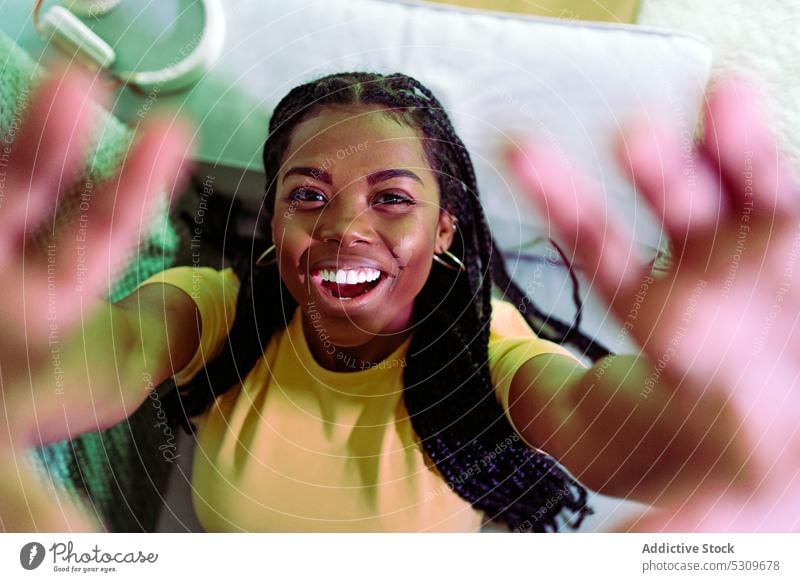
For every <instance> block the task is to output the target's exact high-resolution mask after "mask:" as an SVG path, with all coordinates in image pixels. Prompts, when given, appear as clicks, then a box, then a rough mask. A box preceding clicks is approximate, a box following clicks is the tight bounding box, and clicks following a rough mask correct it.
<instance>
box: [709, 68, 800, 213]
mask: <svg viewBox="0 0 800 582" xmlns="http://www.w3.org/2000/svg"><path fill="white" fill-rule="evenodd" d="M704 113H705V129H704V135H703V140H702V152H703V154H704V155H705V156H706V157H707V159H708V160H709V161H710V162H711V164H712V165H713V166H714V167H716V168H717V169H718V171H719V172H720V175H721V176H722V177H723V179H724V181H725V184H726V186H727V195H728V197H729V199H730V201H731V204H732V207H733V208H734V209H735V212H737V213H740V214H749V215H752V220H753V221H767V222H771V221H772V220H773V218H774V217H775V216H776V213H777V214H778V215H792V216H795V217H796V216H798V215H800V210H799V209H798V204H797V201H796V200H794V193H795V192H796V190H797V185H796V183H795V181H794V177H793V176H792V172H791V171H790V170H789V169H788V166H787V164H786V162H785V160H783V159H782V156H781V154H780V151H779V146H778V142H777V139H776V136H775V134H774V132H773V131H772V129H771V127H770V125H771V122H770V121H769V119H768V117H767V114H766V107H765V105H764V99H763V97H762V96H761V95H760V94H759V92H758V90H757V89H756V88H755V86H754V85H753V84H752V83H750V82H748V81H746V80H744V79H742V78H739V77H736V76H729V77H726V78H724V79H721V80H720V81H718V82H717V83H716V85H715V86H714V88H713V89H712V90H711V91H710V93H709V95H708V98H707V100H706V103H705V112H704Z"/></svg>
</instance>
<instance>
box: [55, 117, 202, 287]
mask: <svg viewBox="0 0 800 582" xmlns="http://www.w3.org/2000/svg"><path fill="white" fill-rule="evenodd" d="M189 136H190V132H189V128H188V126H187V125H186V123H185V122H183V121H182V120H179V119H172V120H170V119H166V118H154V119H153V120H151V121H148V122H146V123H145V124H144V125H143V126H142V130H141V132H140V135H139V137H138V139H137V140H136V141H135V143H133V144H132V147H131V150H130V154H129V155H128V156H127V157H126V158H125V159H124V161H123V163H122V166H121V168H120V170H119V172H118V174H117V175H116V177H115V178H113V179H112V180H110V181H109V182H108V183H107V184H105V185H101V186H100V187H98V188H97V190H96V191H95V192H93V193H92V194H91V198H90V200H89V202H88V209H87V211H86V212H85V213H84V214H83V215H82V216H81V217H80V223H79V224H75V225H73V235H72V236H66V237H64V239H63V240H62V241H59V244H60V246H61V248H60V249H59V256H60V259H59V265H58V267H57V276H58V277H59V278H60V279H61V280H62V281H70V279H71V280H74V284H75V289H76V290H77V291H78V294H79V295H87V296H94V297H96V296H99V295H101V294H103V293H105V292H106V291H107V289H108V287H109V286H110V284H111V279H112V278H113V277H114V276H115V274H116V273H115V269H116V268H118V267H121V266H123V263H124V262H125V261H126V260H127V259H129V258H130V254H131V251H132V250H133V248H134V247H135V246H136V245H137V243H138V241H139V240H140V239H141V238H142V236H143V235H144V234H145V233H146V230H147V229H148V228H149V227H150V221H151V220H152V218H153V212H154V210H155V208H156V206H157V204H158V202H159V201H160V200H162V196H167V197H170V196H171V195H172V193H173V192H174V191H175V190H176V189H177V188H178V187H179V186H180V184H182V183H183V174H184V173H185V168H183V165H182V164H183V161H184V159H185V157H186V156H187V154H188V152H189V147H190V146H189V143H190V137H189ZM76 229H77V230H78V232H75V231H76ZM80 229H83V232H80ZM64 258H66V259H67V260H64Z"/></svg>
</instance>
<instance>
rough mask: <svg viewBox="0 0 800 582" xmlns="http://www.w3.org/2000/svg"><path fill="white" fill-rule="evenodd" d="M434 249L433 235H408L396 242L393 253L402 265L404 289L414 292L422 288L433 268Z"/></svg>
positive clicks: (401, 277) (402, 285)
mask: <svg viewBox="0 0 800 582" xmlns="http://www.w3.org/2000/svg"><path fill="white" fill-rule="evenodd" d="M425 232H427V231H425ZM433 250H434V240H433V236H425V237H420V236H419V235H417V236H412V235H408V236H404V237H401V238H400V239H399V240H398V241H397V242H396V243H395V244H394V246H393V247H392V253H393V254H394V256H395V258H396V260H397V263H398V265H399V267H400V279H401V281H400V284H401V285H400V286H401V287H402V288H403V289H408V290H410V291H412V292H414V293H416V292H417V291H419V290H420V289H422V287H423V286H424V285H425V281H426V280H427V279H428V275H429V273H430V270H431V261H432V258H433Z"/></svg>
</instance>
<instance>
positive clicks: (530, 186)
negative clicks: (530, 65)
mask: <svg viewBox="0 0 800 582" xmlns="http://www.w3.org/2000/svg"><path fill="white" fill-rule="evenodd" d="M508 155H509V163H510V167H511V169H512V171H513V173H514V175H515V176H516V177H517V179H518V180H519V182H520V184H521V185H522V187H523V189H524V192H525V193H526V194H527V195H528V197H529V198H530V200H531V201H532V202H533V203H534V204H535V205H536V206H537V207H538V208H539V209H540V211H541V212H543V213H544V214H545V215H546V216H547V219H548V221H549V222H550V224H552V226H553V227H554V228H555V230H556V232H557V233H558V234H559V235H560V237H561V238H562V240H563V241H564V242H565V243H566V244H567V245H568V246H570V247H571V249H572V250H573V252H574V254H575V256H576V257H577V258H578V259H579V261H580V262H581V263H582V264H583V265H584V266H585V268H586V270H587V276H588V277H590V279H591V284H592V285H597V286H598V287H599V290H600V293H601V294H602V295H603V297H604V298H605V299H606V300H607V301H608V302H609V303H610V304H612V305H613V303H614V302H615V300H616V299H617V297H618V296H628V294H629V293H630V292H632V290H633V289H634V288H635V287H636V286H637V285H638V284H639V282H640V281H641V278H642V277H643V276H644V274H645V273H646V269H645V268H644V265H643V263H642V261H641V259H640V257H639V256H638V252H637V249H636V247H635V245H634V243H633V242H632V239H631V236H630V234H629V233H625V232H624V231H623V230H622V228H620V227H619V226H618V225H617V224H616V223H615V221H614V220H613V218H612V217H611V216H610V215H609V213H608V211H607V209H605V208H604V205H603V204H602V202H601V199H600V196H599V195H598V194H597V193H596V192H595V191H594V190H593V189H592V188H591V187H590V186H588V185H587V184H586V183H585V181H584V180H583V179H582V177H580V176H578V175H576V172H575V170H574V169H573V168H571V167H569V164H568V163H566V164H565V163H564V161H563V160H562V159H561V158H559V157H558V156H556V155H555V154H553V153H551V152H550V151H549V150H548V149H546V148H545V147H543V146H540V145H539V144H536V143H528V144H526V145H525V146H524V148H519V147H517V148H511V149H509V151H508Z"/></svg>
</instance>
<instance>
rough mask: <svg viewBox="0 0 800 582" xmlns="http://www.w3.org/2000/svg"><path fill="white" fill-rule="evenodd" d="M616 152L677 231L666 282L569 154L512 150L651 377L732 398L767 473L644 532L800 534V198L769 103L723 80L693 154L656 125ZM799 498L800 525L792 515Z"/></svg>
mask: <svg viewBox="0 0 800 582" xmlns="http://www.w3.org/2000/svg"><path fill="white" fill-rule="evenodd" d="M617 154H618V156H617V157H618V160H619V163H620V165H621V167H622V168H623V169H624V170H625V171H626V172H627V174H628V175H629V176H630V178H631V180H632V181H633V183H634V184H635V186H636V189H637V191H638V192H639V193H640V194H641V195H643V196H644V198H645V199H646V201H647V202H648V204H649V206H650V207H651V208H652V209H653V211H654V212H655V214H656V216H657V217H658V218H659V219H660V222H661V224H662V226H663V228H664V229H665V231H666V234H667V236H668V237H669V240H670V244H671V247H672V250H673V255H674V260H673V264H672V266H671V268H670V269H669V271H668V273H667V274H666V275H665V276H663V277H653V276H651V272H650V268H649V266H648V265H646V264H645V263H644V262H643V261H641V259H640V258H639V257H638V256H637V251H636V248H635V247H634V245H633V243H632V236H631V233H630V232H629V231H627V230H626V229H625V228H623V227H622V226H621V225H620V224H619V223H618V221H616V220H615V219H614V217H613V216H609V215H607V214H605V213H604V212H603V211H602V208H603V207H602V204H601V199H600V196H599V195H598V193H597V192H594V191H592V189H591V188H590V187H589V186H588V185H587V182H586V181H584V180H582V179H581V178H580V176H575V175H574V174H573V172H572V171H571V170H570V169H567V168H565V167H564V165H563V162H562V160H561V158H559V157H557V156H556V155H554V153H552V152H550V151H548V150H547V149H546V148H544V147H542V146H539V145H536V144H528V145H527V146H525V147H516V148H512V149H511V150H510V162H511V167H512V169H513V171H514V173H515V175H516V176H517V178H518V179H519V181H520V183H521V184H522V185H523V186H524V188H525V192H526V193H528V194H529V195H530V196H529V197H530V199H531V200H532V201H533V202H534V203H535V204H536V205H537V206H538V207H539V209H540V211H541V212H543V213H545V215H546V216H547V218H548V220H549V221H550V224H551V225H552V227H553V229H554V230H555V231H556V233H557V235H558V238H559V239H560V240H562V241H563V242H565V243H566V244H567V245H568V246H569V247H570V248H571V249H573V252H574V256H575V259H576V261H577V262H578V263H580V264H581V265H582V266H583V268H584V269H585V271H586V272H585V275H586V276H587V279H588V280H589V281H590V285H591V287H592V289H593V290H594V291H596V292H597V293H598V294H599V295H600V296H601V298H603V299H604V300H605V301H606V302H607V303H608V306H609V310H610V312H611V313H612V314H613V315H614V316H615V317H616V319H617V320H618V321H619V323H620V325H621V326H622V329H623V330H624V331H623V333H627V334H629V335H630V336H631V337H632V338H633V339H634V340H635V341H636V342H637V344H638V345H639V346H641V354H642V356H644V357H646V358H647V359H648V360H649V362H650V364H651V365H652V370H653V376H654V378H653V379H654V380H655V379H658V378H656V377H662V378H663V379H666V380H668V382H669V385H670V386H672V387H674V390H675V396H676V397H679V398H691V399H694V400H697V396H698V395H699V394H701V393H703V392H704V391H708V390H719V391H723V392H724V394H725V395H726V397H727V398H728V402H729V404H730V406H731V407H732V410H733V411H734V412H735V413H736V414H737V416H738V418H740V419H741V421H742V422H741V425H740V426H739V427H738V429H737V435H736V437H737V439H741V440H742V441H743V442H745V443H746V444H747V450H748V451H749V452H750V453H751V460H753V461H754V464H753V466H754V467H755V468H756V473H757V475H758V477H759V479H758V480H757V481H758V483H757V485H756V486H754V487H753V488H752V490H751V491H749V492H747V495H746V496H745V497H744V498H742V497H741V495H742V492H738V493H737V494H734V493H732V492H730V491H729V492H715V493H704V494H703V495H702V496H698V497H697V498H696V499H693V500H692V501H690V502H688V503H687V504H685V505H684V506H682V507H680V508H677V509H676V510H674V511H671V512H667V513H666V514H664V513H661V514H658V515H657V516H653V517H649V518H648V520H646V521H642V522H640V523H639V524H638V525H636V526H635V527H638V528H641V529H645V530H659V529H677V530H681V531H693V530H698V531H699V530H715V531H723V530H742V531H754V530H759V529H764V530H774V531H785V530H789V529H797V528H800V522H798V521H797V520H798V519H800V518H797V516H798V515H800V511H798V508H800V486H799V485H798V483H796V482H795V469H796V467H797V466H798V462H800V431H798V430H797V429H796V426H797V421H796V411H797V410H800V406H798V405H800V393H798V391H797V389H796V386H795V385H794V382H795V379H796V377H797V376H798V374H800V333H798V331H797V330H795V325H796V324H797V317H798V315H799V314H800V301H799V300H798V299H799V298H800V296H799V295H798V292H797V289H796V280H797V279H798V277H800V264H798V258H800V228H799V226H800V198H799V197H798V194H800V191H799V190H798V186H797V182H795V177H794V176H793V174H792V171H791V168H789V167H788V166H787V163H786V161H785V160H784V159H783V158H782V157H781V155H780V153H779V151H778V148H777V147H776V140H775V137H774V135H773V134H772V132H771V131H770V130H769V129H768V123H767V118H766V115H765V109H764V106H763V103H762V102H761V99H760V97H759V95H758V93H757V91H756V90H755V89H754V87H753V86H752V85H750V84H748V83H746V82H744V81H743V80H741V79H737V78H728V79H725V80H722V81H720V82H718V83H717V84H716V85H715V86H714V88H713V89H712V90H711V91H710V92H709V94H708V95H707V99H706V105H705V110H704V129H703V135H702V137H701V139H700V140H699V143H697V144H696V145H695V146H694V147H685V146H684V144H682V143H681V136H679V135H677V134H676V133H675V132H674V131H672V130H670V129H669V128H668V127H667V126H666V125H663V124H662V123H660V122H659V120H658V119H653V118H647V119H642V120H640V121H639V122H638V123H636V124H634V125H633V126H632V127H631V128H630V130H629V131H627V132H626V133H625V134H624V135H623V136H622V137H621V139H620V140H619V143H618V149H617ZM646 388H647V387H646V386H642V389H643V390H646ZM761 477H763V479H762V478H761ZM792 504H793V507H794V509H793V510H790V511H789V515H791V516H794V517H793V518H792V519H793V520H794V521H792V519H788V518H787V517H786V516H787V513H785V511H786V510H787V509H788V507H789V506H790V505H792ZM734 509H735V511H734Z"/></svg>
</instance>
